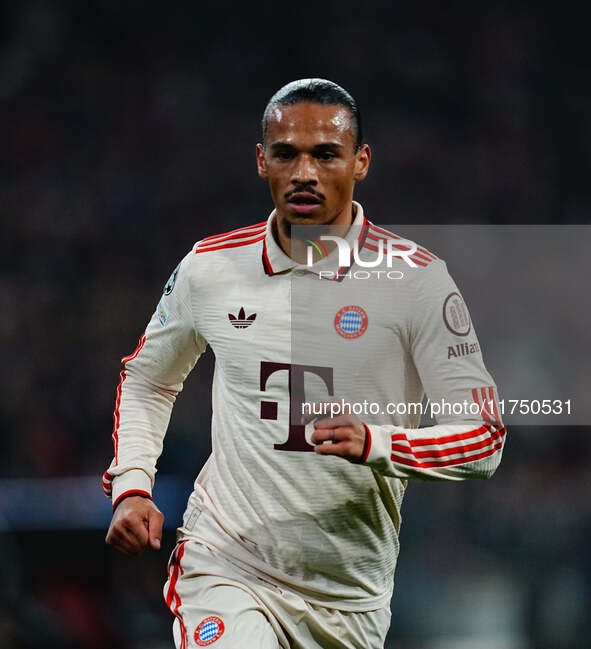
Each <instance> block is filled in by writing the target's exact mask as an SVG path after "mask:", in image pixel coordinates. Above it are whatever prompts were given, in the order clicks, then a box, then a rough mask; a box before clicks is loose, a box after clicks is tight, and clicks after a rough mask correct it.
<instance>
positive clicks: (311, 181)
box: [291, 154, 318, 185]
mask: <svg viewBox="0 0 591 649" xmlns="http://www.w3.org/2000/svg"><path fill="white" fill-rule="evenodd" d="M291 182H292V183H293V184H294V185H316V184H317V183H318V172H317V169H316V163H315V160H314V158H313V157H312V156H310V155H307V154H300V155H299V156H298V157H297V158H296V161H295V164H294V166H293V172H292V176H291Z"/></svg>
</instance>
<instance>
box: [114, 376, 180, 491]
mask: <svg viewBox="0 0 591 649" xmlns="http://www.w3.org/2000/svg"><path fill="white" fill-rule="evenodd" d="M176 394H177V391H176V390H170V389H164V388H161V387H158V386H156V385H154V384H153V383H151V382H149V381H148V380H147V379H145V378H144V377H142V375H141V374H140V372H139V371H138V370H137V368H134V367H133V366H131V367H130V366H126V367H125V368H124V370H123V372H122V375H121V382H120V384H119V388H118V390H117V400H116V403H115V412H114V427H113V447H114V457H113V461H112V462H111V465H110V467H109V468H108V470H107V471H106V472H105V474H104V476H103V480H102V483H103V489H104V491H105V494H106V495H107V497H109V498H111V499H112V501H113V503H116V502H117V501H118V500H120V498H121V497H122V496H123V495H125V494H129V493H132V492H133V493H138V494H141V495H148V496H150V495H151V493H152V486H153V484H154V477H155V474H156V462H157V460H158V457H159V456H160V454H161V452H162V445H163V440H164V436H165V433H166V429H167V428H168V424H169V421H170V416H171V411H172V407H173V405H174V401H175V399H176Z"/></svg>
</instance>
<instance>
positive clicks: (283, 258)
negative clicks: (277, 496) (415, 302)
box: [262, 201, 369, 281]
mask: <svg viewBox="0 0 591 649" xmlns="http://www.w3.org/2000/svg"><path fill="white" fill-rule="evenodd" d="M353 208H354V210H355V218H354V219H353V223H352V224H351V226H350V227H349V230H348V231H347V234H346V235H345V240H346V241H347V243H348V244H349V248H350V250H351V256H350V258H349V263H348V264H346V265H344V266H341V267H339V264H338V261H339V259H338V257H339V255H338V250H337V248H335V249H334V250H333V251H332V252H331V253H330V254H329V255H327V256H326V257H323V258H322V259H320V260H318V261H317V262H316V263H315V264H314V265H312V266H306V265H305V264H298V263H297V262H296V261H294V260H293V259H292V258H291V257H289V256H288V255H286V254H285V253H284V252H283V250H282V249H281V246H280V245H279V244H278V243H277V241H275V237H274V236H273V222H274V221H275V214H276V210H273V211H272V212H271V214H270V215H269V218H268V219H267V228H266V232H265V238H264V240H263V256H262V262H263V269H264V271H265V273H266V274H267V275H278V274H279V273H285V272H287V271H290V270H299V271H303V272H307V273H315V274H316V275H319V276H320V277H321V278H323V279H333V280H336V281H341V280H342V279H343V277H344V273H346V272H347V271H348V270H349V268H351V264H352V263H353V246H354V244H355V241H357V242H358V244H357V245H358V247H359V250H361V248H363V244H364V243H365V239H366V237H367V232H368V229H369V222H368V221H367V219H366V218H365V216H364V214H363V208H362V207H361V205H360V204H359V203H357V202H356V201H353Z"/></svg>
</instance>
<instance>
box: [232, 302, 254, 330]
mask: <svg viewBox="0 0 591 649" xmlns="http://www.w3.org/2000/svg"><path fill="white" fill-rule="evenodd" d="M256 317H257V314H256V313H253V314H252V315H249V316H248V318H247V317H246V312H245V311H244V307H243V306H241V307H240V311H238V315H237V316H235V315H232V314H231V313H228V318H229V319H230V322H231V323H232V326H233V327H236V329H246V327H250V325H251V324H252V323H253V322H254V321H255V320H256Z"/></svg>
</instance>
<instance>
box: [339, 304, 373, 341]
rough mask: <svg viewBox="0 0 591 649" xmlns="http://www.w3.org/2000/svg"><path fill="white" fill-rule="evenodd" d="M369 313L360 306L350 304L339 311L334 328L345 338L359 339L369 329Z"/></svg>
mask: <svg viewBox="0 0 591 649" xmlns="http://www.w3.org/2000/svg"><path fill="white" fill-rule="evenodd" d="M367 322H368V320H367V313H366V312H365V310H364V309H362V308H361V307H360V306H356V305H355V304H349V306H344V307H343V308H342V309H340V310H339V311H337V314H336V315H335V317H334V328H335V329H336V332H337V333H338V334H339V336H342V337H343V338H359V336H362V335H363V334H364V333H365V330H366V329H367Z"/></svg>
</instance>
